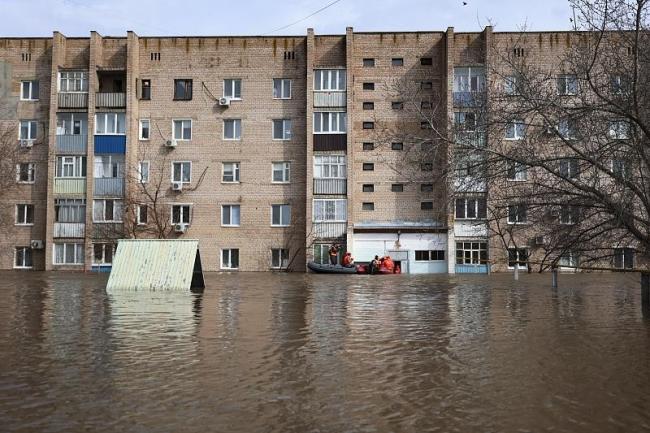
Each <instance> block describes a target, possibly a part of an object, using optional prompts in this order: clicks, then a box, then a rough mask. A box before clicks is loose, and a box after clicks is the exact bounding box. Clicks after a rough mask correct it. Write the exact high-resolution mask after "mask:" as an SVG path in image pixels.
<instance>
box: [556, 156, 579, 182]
mask: <svg viewBox="0 0 650 433" xmlns="http://www.w3.org/2000/svg"><path fill="white" fill-rule="evenodd" d="M579 170H580V169H579V167H578V160H577V159H576V158H565V159H563V160H561V161H560V176H562V177H563V178H565V179H577V178H578V177H579V176H580V171H579Z"/></svg>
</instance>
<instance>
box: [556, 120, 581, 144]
mask: <svg viewBox="0 0 650 433" xmlns="http://www.w3.org/2000/svg"><path fill="white" fill-rule="evenodd" d="M557 131H558V134H560V137H562V138H563V139H565V140H575V139H576V138H577V137H578V125H577V122H576V121H575V119H569V118H566V117H565V118H563V119H560V123H559V124H558V128H557Z"/></svg>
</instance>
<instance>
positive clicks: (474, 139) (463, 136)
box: [456, 131, 487, 148]
mask: <svg viewBox="0 0 650 433" xmlns="http://www.w3.org/2000/svg"><path fill="white" fill-rule="evenodd" d="M456 143H458V144H459V145H461V146H466V147H479V148H484V147H485V144H486V143H487V139H486V136H485V132H477V131H459V132H457V133H456Z"/></svg>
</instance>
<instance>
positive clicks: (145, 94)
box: [140, 80, 151, 101]
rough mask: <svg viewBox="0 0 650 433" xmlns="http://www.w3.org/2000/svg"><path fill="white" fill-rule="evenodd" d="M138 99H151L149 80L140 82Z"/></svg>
mask: <svg viewBox="0 0 650 433" xmlns="http://www.w3.org/2000/svg"><path fill="white" fill-rule="evenodd" d="M141 92H142V93H141V94H140V99H142V100H145V101H148V100H150V99H151V80H142V90H141Z"/></svg>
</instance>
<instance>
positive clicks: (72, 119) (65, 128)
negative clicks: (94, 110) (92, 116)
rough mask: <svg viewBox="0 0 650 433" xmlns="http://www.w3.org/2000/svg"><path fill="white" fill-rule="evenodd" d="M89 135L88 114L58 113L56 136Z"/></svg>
mask: <svg viewBox="0 0 650 433" xmlns="http://www.w3.org/2000/svg"><path fill="white" fill-rule="evenodd" d="M86 134H88V115H87V114H86V113H57V115H56V135H86Z"/></svg>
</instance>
